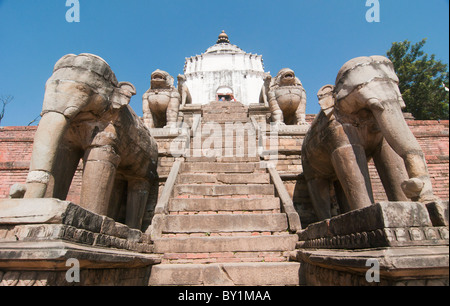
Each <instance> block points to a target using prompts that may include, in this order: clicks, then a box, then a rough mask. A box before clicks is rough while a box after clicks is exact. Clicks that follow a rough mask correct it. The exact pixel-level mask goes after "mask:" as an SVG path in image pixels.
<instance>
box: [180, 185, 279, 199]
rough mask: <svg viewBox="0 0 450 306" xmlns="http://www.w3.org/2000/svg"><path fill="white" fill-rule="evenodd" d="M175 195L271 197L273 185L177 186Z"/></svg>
mask: <svg viewBox="0 0 450 306" xmlns="http://www.w3.org/2000/svg"><path fill="white" fill-rule="evenodd" d="M174 192H175V194H177V195H182V194H191V195H203V196H227V195H273V193H274V187H273V185H259V184H258V185H256V184H252V185H200V184H194V185H178V186H176V187H175V190H174Z"/></svg>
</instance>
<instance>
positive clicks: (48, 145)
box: [24, 54, 158, 228]
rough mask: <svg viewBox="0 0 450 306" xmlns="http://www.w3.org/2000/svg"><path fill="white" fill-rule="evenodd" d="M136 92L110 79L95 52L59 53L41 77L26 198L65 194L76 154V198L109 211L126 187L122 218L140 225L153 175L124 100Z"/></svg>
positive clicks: (148, 145) (140, 130)
mask: <svg viewBox="0 0 450 306" xmlns="http://www.w3.org/2000/svg"><path fill="white" fill-rule="evenodd" d="M135 94H136V89H135V87H134V86H133V85H132V84H131V83H128V82H120V83H119V82H117V79H116V77H115V75H114V73H113V71H112V70H111V68H110V67H109V65H108V64H107V63H106V61H105V60H103V59H102V58H100V57H98V56H96V55H92V54H80V55H73V54H69V55H66V56H64V57H62V58H61V59H60V60H59V61H58V62H57V63H56V64H55V68H54V71H53V75H52V76H51V77H50V79H49V80H48V81H47V83H46V91H45V97H44V102H43V107H42V119H41V121H40V123H39V127H38V129H37V131H36V134H35V139H34V144H33V153H32V156H31V164H30V171H29V173H28V177H27V185H26V193H25V195H24V196H25V198H58V199H62V200H64V199H66V197H67V193H68V191H69V188H70V185H71V182H72V178H73V176H74V174H75V171H76V169H77V166H78V164H79V161H80V159H81V158H83V163H84V165H83V170H82V172H83V177H82V188H81V192H80V202H79V204H80V205H81V206H83V207H85V208H87V209H89V210H91V211H93V212H95V213H98V214H101V215H109V216H110V217H115V216H116V215H118V214H119V213H118V210H119V209H120V207H116V206H119V205H114V204H116V202H117V201H119V200H120V198H121V196H122V195H123V194H124V192H125V190H124V188H125V187H126V186H128V190H127V192H128V202H129V203H128V204H127V205H126V206H127V207H128V209H126V215H127V216H126V223H127V225H129V226H131V227H134V228H140V227H141V223H142V217H143V212H144V208H145V205H146V203H147V198H148V196H149V194H150V183H151V182H153V181H154V179H155V178H156V177H157V173H156V166H157V160H158V156H157V154H158V148H157V144H156V142H155V140H154V139H153V138H152V137H151V135H150V133H149V131H148V130H147V128H146V127H145V126H144V123H143V122H142V121H141V119H139V117H138V116H137V115H136V113H135V112H134V111H133V109H132V108H131V107H130V106H129V105H128V103H129V102H130V99H131V97H132V96H133V95H135ZM119 181H126V182H127V184H121V183H119ZM120 187H122V188H120ZM113 189H114V193H113Z"/></svg>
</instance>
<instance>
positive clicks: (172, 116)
mask: <svg viewBox="0 0 450 306" xmlns="http://www.w3.org/2000/svg"><path fill="white" fill-rule="evenodd" d="M173 82H174V79H173V77H172V76H170V75H169V74H168V73H167V72H165V71H162V70H159V69H157V70H156V71H154V72H153V73H152V75H151V81H150V88H149V89H148V90H147V91H146V92H145V93H144V95H143V96H142V108H143V113H144V123H145V125H146V126H147V128H149V129H153V128H163V127H168V128H174V127H176V125H177V121H178V111H179V109H180V105H181V98H182V94H180V92H179V91H178V90H177V89H176V88H175V86H174V85H173ZM184 85H186V84H184ZM179 87H180V88H182V86H179ZM184 89H185V90H187V87H185V88H184ZM183 95H184V97H183V98H184V101H183V102H184V103H186V102H187V100H188V95H187V93H183ZM189 96H190V95H189Z"/></svg>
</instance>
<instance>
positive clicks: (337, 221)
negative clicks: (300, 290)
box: [299, 202, 448, 249]
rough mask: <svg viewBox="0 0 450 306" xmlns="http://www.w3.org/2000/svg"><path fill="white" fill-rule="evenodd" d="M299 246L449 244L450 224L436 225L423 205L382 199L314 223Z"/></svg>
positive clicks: (357, 247)
mask: <svg viewBox="0 0 450 306" xmlns="http://www.w3.org/2000/svg"><path fill="white" fill-rule="evenodd" d="M299 238H300V241H302V242H300V243H299V247H303V248H324V249H326V248H329V249H364V248H377V247H390V246H391V247H395V246H426V245H431V246H433V245H445V244H448V227H433V225H432V224H431V221H430V218H429V216H428V212H427V210H426V208H425V205H424V204H421V203H418V202H381V203H377V204H375V205H372V206H369V207H366V208H363V209H360V210H355V211H351V212H349V213H346V214H343V215H340V216H337V217H334V218H331V219H328V220H325V221H321V222H318V223H314V224H311V225H309V226H308V227H307V228H306V230H304V231H301V232H300V233H299Z"/></svg>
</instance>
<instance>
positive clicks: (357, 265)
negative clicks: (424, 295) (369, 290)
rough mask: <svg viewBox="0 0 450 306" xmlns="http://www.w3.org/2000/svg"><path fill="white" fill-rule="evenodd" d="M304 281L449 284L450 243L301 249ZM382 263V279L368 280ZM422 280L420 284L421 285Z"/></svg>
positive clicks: (345, 283) (308, 283)
mask: <svg viewBox="0 0 450 306" xmlns="http://www.w3.org/2000/svg"><path fill="white" fill-rule="evenodd" d="M295 259H296V260H298V261H300V262H301V264H302V266H303V269H302V273H301V276H302V284H305V285H326V286H329V285H341V286H361V285H395V284H403V285H406V284H408V283H410V284H417V283H418V281H421V282H422V283H424V284H425V282H424V281H429V282H430V283H433V282H434V283H437V284H442V283H443V284H445V283H446V284H447V285H448V275H449V271H448V266H449V254H448V246H434V247H400V248H380V249H372V250H330V249H320V250H311V249H303V250H298V251H297V253H296V254H295ZM368 260H371V262H374V261H376V262H377V263H378V265H379V272H380V282H379V283H368V282H367V281H366V278H365V276H366V273H367V272H368V270H369V269H370V268H371V267H372V266H371V265H368V264H367V263H368ZM422 283H421V284H422Z"/></svg>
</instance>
